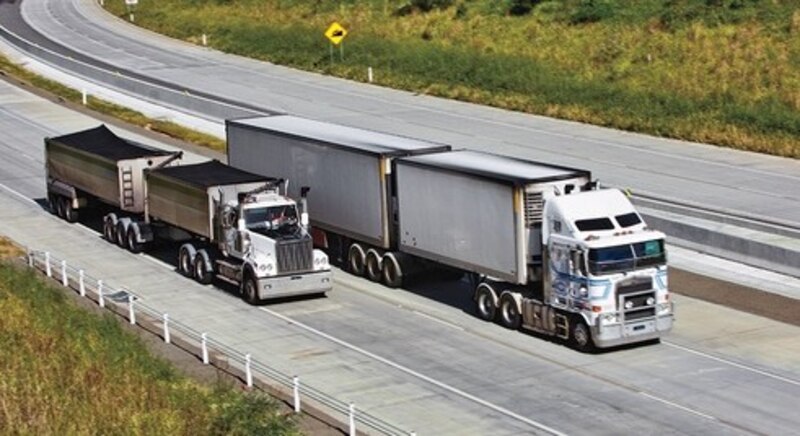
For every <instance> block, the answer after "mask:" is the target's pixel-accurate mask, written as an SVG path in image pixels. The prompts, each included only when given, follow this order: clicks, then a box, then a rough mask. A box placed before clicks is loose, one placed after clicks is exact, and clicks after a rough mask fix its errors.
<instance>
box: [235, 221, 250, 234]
mask: <svg viewBox="0 0 800 436" xmlns="http://www.w3.org/2000/svg"><path fill="white" fill-rule="evenodd" d="M236 228H237V229H238V230H239V231H240V232H242V231H244V230H246V229H247V226H246V225H245V223H244V218H239V220H238V221H237V222H236Z"/></svg>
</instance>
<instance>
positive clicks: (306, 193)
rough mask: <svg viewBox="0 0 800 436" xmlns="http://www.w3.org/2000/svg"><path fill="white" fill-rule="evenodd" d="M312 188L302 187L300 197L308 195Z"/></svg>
mask: <svg viewBox="0 0 800 436" xmlns="http://www.w3.org/2000/svg"><path fill="white" fill-rule="evenodd" d="M310 190H311V187H310V186H302V187H301V188H300V197H301V198H306V197H307V196H308V191H310Z"/></svg>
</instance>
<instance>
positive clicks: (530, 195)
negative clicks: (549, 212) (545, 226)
mask: <svg viewBox="0 0 800 436" xmlns="http://www.w3.org/2000/svg"><path fill="white" fill-rule="evenodd" d="M543 209H544V202H543V201H542V193H541V192H526V193H525V227H533V226H534V224H539V223H541V222H542V212H543Z"/></svg>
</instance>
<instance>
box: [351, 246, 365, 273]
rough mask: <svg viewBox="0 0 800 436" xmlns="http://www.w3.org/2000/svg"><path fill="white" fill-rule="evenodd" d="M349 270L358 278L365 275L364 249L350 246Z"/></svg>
mask: <svg viewBox="0 0 800 436" xmlns="http://www.w3.org/2000/svg"><path fill="white" fill-rule="evenodd" d="M347 269H348V270H349V271H350V273H352V274H353V275H356V276H359V277H361V276H363V275H364V249H363V248H361V246H360V245H358V244H352V245H350V249H349V250H347Z"/></svg>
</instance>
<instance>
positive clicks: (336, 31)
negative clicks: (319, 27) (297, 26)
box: [126, 0, 347, 63]
mask: <svg viewBox="0 0 800 436" xmlns="http://www.w3.org/2000/svg"><path fill="white" fill-rule="evenodd" d="M126 1H127V0H126ZM345 36H347V29H345V28H344V26H342V25H341V24H339V23H337V22H336V21H334V22H333V23H331V25H330V26H328V30H326V31H325V37H326V38H328V40H329V41H330V42H331V63H333V46H334V45H338V46H339V60H344V44H342V40H343V39H344V37H345Z"/></svg>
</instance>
